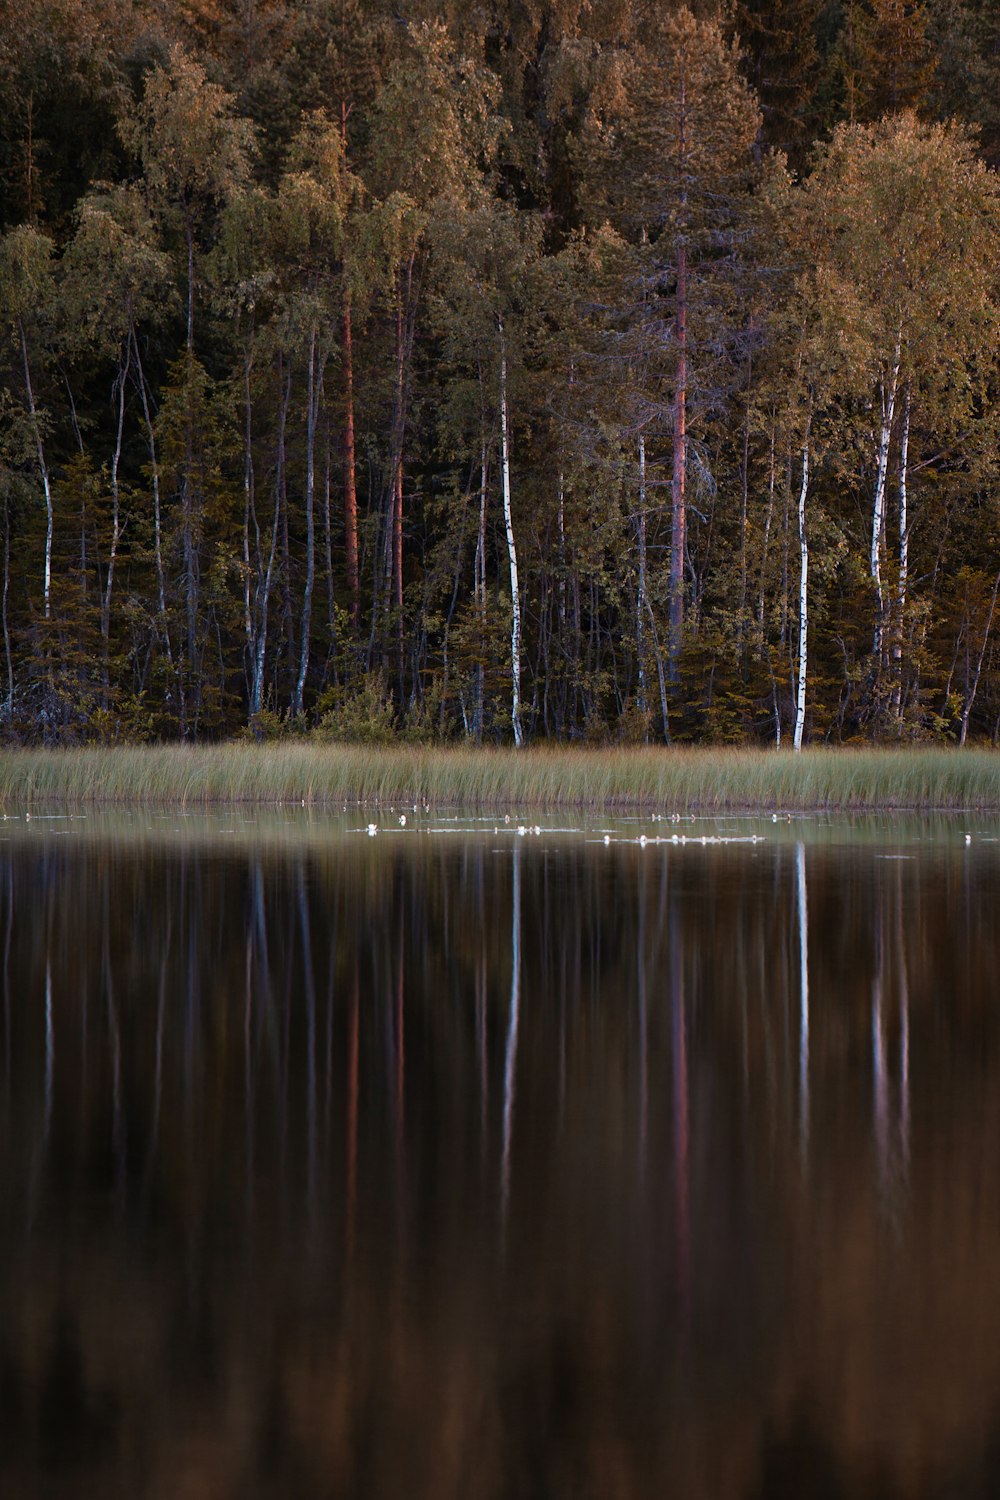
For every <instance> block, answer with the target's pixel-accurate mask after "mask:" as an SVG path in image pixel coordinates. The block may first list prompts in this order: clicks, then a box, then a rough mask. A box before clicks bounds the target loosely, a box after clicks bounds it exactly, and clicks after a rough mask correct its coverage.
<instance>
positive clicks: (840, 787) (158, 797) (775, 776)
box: [0, 742, 1000, 812]
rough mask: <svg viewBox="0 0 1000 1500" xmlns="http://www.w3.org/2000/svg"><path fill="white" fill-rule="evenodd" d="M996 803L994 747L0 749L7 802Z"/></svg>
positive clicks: (729, 806)
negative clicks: (796, 752)
mask: <svg viewBox="0 0 1000 1500" xmlns="http://www.w3.org/2000/svg"><path fill="white" fill-rule="evenodd" d="M282 803H286V804H287V803H297V804H301V803H305V804H306V805H307V806H312V807H324V806H327V807H343V806H344V804H347V805H348V806H358V805H364V806H368V807H375V806H381V805H387V804H392V803H401V804H403V803H411V804H413V803H415V804H419V805H427V806H429V807H434V808H444V807H451V808H465V809H483V810H503V809H516V808H525V809H528V808H537V809H539V810H552V811H554V810H556V809H559V808H575V809H581V810H582V809H589V810H593V811H600V810H602V809H603V810H606V811H609V812H610V811H616V810H618V811H627V810H632V809H635V810H643V809H648V810H655V811H659V812H680V811H684V810H698V811H702V812H725V811H737V810H739V811H755V810H760V811H766V812H771V811H778V810H785V811H807V810H840V811H881V810H885V811H889V810H894V809H910V810H920V809H928V810H929V809H942V810H947V809H955V810H958V809H982V810H991V809H997V810H1000V755H998V754H996V753H994V752H992V751H990V750H962V751H958V750H911V749H906V750H853V749H850V750H830V749H817V750H808V751H805V752H804V753H803V754H801V755H793V754H792V753H790V752H787V751H781V752H778V751H774V750H707V749H706V750H701V749H683V750H664V749H631V748H630V749H624V748H623V749H612V750H607V749H601V750H590V749H583V748H569V749H565V748H539V749H530V750H522V751H520V752H519V751H515V750H504V749H483V750H477V749H472V748H464V747H463V748H451V749H441V748H433V749H431V748H424V747H419V746H406V745H401V746H398V747H392V748H383V747H375V746H357V745H336V746H334V745H310V744H308V743H301V742H297V743H290V744H277V745H241V744H235V745H220V746H206V747H197V748H190V747H185V746H176V745H171V746H146V747H136V748H122V749H77V750H51V751H36V750H10V751H4V752H2V753H0V808H2V809H5V810H8V811H14V810H19V809H25V808H27V809H31V808H33V807H35V808H41V807H44V806H95V807H98V806H102V807H134V806H144V805H145V806H159V807H167V806H169V807H185V808H196V807H209V806H225V805H237V804H252V805H259V806H276V805H278V804H282Z"/></svg>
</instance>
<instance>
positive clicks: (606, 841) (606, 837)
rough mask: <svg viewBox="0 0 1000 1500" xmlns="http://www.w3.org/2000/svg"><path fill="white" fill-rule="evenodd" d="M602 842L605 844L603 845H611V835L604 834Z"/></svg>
mask: <svg viewBox="0 0 1000 1500" xmlns="http://www.w3.org/2000/svg"><path fill="white" fill-rule="evenodd" d="M604 842H605V843H606V844H610V843H611V835H610V833H606V834H605V835H604Z"/></svg>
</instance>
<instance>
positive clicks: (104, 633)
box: [101, 343, 132, 709]
mask: <svg viewBox="0 0 1000 1500" xmlns="http://www.w3.org/2000/svg"><path fill="white" fill-rule="evenodd" d="M131 360H132V348H131V343H128V344H127V345H126V352H125V364H124V365H123V366H122V367H121V369H119V371H118V380H117V382H116V383H117V386H118V423H117V428H116V432H115V447H114V452H113V453H112V455H111V543H110V546H109V548H108V568H107V574H106V577H105V588H104V597H103V598H102V600H101V653H102V657H103V660H102V662H101V675H102V680H103V690H104V694H103V697H104V701H103V706H104V708H105V709H107V706H108V693H109V690H110V686H111V684H110V652H111V597H112V593H113V591H114V586H115V563H116V561H117V558H118V542H119V538H120V536H121V506H120V497H119V490H118V466H119V464H120V463H121V456H122V437H123V434H124V431H125V382H126V380H127V379H128V370H129V365H130V363H131Z"/></svg>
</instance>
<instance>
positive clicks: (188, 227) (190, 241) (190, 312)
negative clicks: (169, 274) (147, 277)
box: [184, 213, 194, 358]
mask: <svg viewBox="0 0 1000 1500" xmlns="http://www.w3.org/2000/svg"><path fill="white" fill-rule="evenodd" d="M184 238H185V241H186V243H187V283H188V295H187V352H188V356H189V357H191V358H193V357H194V225H193V224H192V222H191V216H190V213H186V214H185V216H184Z"/></svg>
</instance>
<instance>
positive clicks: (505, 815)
mask: <svg viewBox="0 0 1000 1500" xmlns="http://www.w3.org/2000/svg"><path fill="white" fill-rule="evenodd" d="M503 820H504V822H505V823H509V822H510V813H504V815H503Z"/></svg>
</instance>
